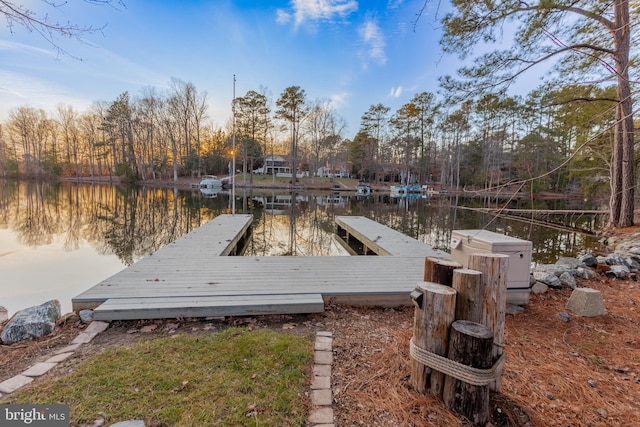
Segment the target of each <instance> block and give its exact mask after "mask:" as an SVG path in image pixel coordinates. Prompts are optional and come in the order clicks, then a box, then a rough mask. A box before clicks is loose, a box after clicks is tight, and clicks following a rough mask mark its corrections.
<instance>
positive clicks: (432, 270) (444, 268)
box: [424, 257, 462, 286]
mask: <svg viewBox="0 0 640 427" xmlns="http://www.w3.org/2000/svg"><path fill="white" fill-rule="evenodd" d="M457 268H462V264H460V263H459V262H457V261H451V260H447V259H441V258H433V257H426V258H425V259H424V281H425V282H431V283H438V284H440V285H445V286H451V282H452V278H453V271H454V270H455V269H457Z"/></svg>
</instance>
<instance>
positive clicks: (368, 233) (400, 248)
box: [335, 216, 450, 258]
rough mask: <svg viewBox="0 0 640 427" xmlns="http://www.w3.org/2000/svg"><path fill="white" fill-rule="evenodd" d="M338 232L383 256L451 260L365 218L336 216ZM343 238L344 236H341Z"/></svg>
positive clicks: (414, 240) (443, 253) (447, 256)
mask: <svg viewBox="0 0 640 427" xmlns="http://www.w3.org/2000/svg"><path fill="white" fill-rule="evenodd" d="M335 222H336V224H337V225H338V230H340V229H342V230H344V232H346V233H348V236H349V238H351V237H354V238H356V239H357V240H358V241H359V242H361V243H362V244H364V245H365V246H366V247H367V248H368V249H369V250H371V251H373V252H375V253H376V254H377V255H383V256H413V257H423V258H424V257H436V258H449V257H450V255H449V254H448V253H446V252H443V251H441V250H438V249H433V248H431V247H430V246H429V245H427V244H425V243H422V242H420V241H418V240H416V239H414V238H412V237H409V236H407V235H406V234H402V233H401V232H399V231H396V230H394V229H392V228H389V227H387V226H385V225H382V224H380V223H378V222H375V221H373V220H370V219H369V218H366V217H364V216H336V217H335ZM341 237H342V236H341Z"/></svg>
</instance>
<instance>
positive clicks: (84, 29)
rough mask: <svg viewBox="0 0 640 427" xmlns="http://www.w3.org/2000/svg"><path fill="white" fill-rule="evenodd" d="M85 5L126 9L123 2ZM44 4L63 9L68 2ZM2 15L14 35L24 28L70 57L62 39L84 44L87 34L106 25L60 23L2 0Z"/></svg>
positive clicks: (100, 1)
mask: <svg viewBox="0 0 640 427" xmlns="http://www.w3.org/2000/svg"><path fill="white" fill-rule="evenodd" d="M84 1H85V3H89V4H94V5H100V6H111V7H114V8H118V7H125V4H124V2H123V1H122V0H84ZM43 3H45V4H47V5H49V6H51V7H54V8H61V7H63V6H65V5H67V3H68V2H66V1H64V2H55V1H53V0H44V1H43ZM0 14H1V15H4V18H5V20H6V21H7V27H8V28H9V30H10V31H11V33H12V34H13V33H14V32H15V31H16V27H23V28H25V29H26V30H27V31H28V32H30V33H36V34H38V35H39V36H41V37H42V38H43V39H45V40H46V41H47V42H49V44H51V46H52V47H53V49H54V50H55V51H56V52H57V53H58V54H64V55H69V56H72V57H73V55H70V54H69V52H67V51H66V50H65V49H63V48H62V47H61V46H60V43H59V39H60V38H68V39H76V40H78V41H80V42H82V37H84V36H86V35H87V34H93V33H96V32H102V30H103V29H104V28H105V26H106V24H105V25H102V26H99V27H94V26H92V25H79V24H73V23H71V22H65V23H60V22H56V21H51V20H50V19H49V15H48V14H47V13H45V12H36V11H35V10H34V9H33V8H31V7H30V6H26V5H23V4H20V3H18V2H14V1H5V0H0Z"/></svg>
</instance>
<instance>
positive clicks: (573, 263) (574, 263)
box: [556, 257, 580, 269]
mask: <svg viewBox="0 0 640 427" xmlns="http://www.w3.org/2000/svg"><path fill="white" fill-rule="evenodd" d="M556 264H557V265H562V266H565V267H567V268H571V269H576V268H578V266H579V265H580V262H579V261H578V259H577V258H570V257H560V258H558V260H557V261H556Z"/></svg>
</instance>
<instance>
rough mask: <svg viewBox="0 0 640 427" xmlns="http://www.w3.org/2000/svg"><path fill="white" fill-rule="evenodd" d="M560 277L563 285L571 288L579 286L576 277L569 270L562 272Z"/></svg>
mask: <svg viewBox="0 0 640 427" xmlns="http://www.w3.org/2000/svg"><path fill="white" fill-rule="evenodd" d="M558 279H559V280H560V283H562V286H565V287H567V288H571V289H575V288H576V287H577V282H576V279H574V278H573V276H572V275H571V274H569V273H567V272H564V273H562V274H561V275H560V277H559V278H558Z"/></svg>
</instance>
